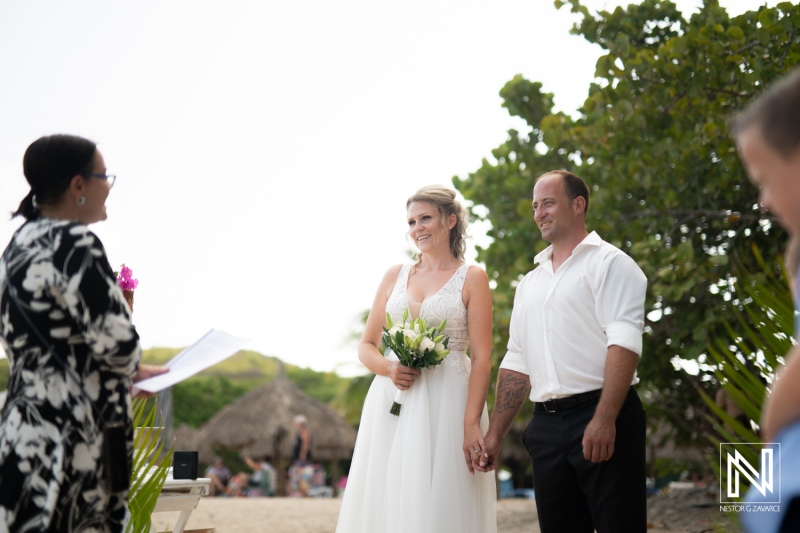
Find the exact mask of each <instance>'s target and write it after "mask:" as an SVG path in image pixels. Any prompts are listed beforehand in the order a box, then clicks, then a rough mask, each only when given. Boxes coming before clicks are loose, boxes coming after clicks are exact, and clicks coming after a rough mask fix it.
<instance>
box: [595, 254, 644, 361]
mask: <svg viewBox="0 0 800 533" xmlns="http://www.w3.org/2000/svg"><path fill="white" fill-rule="evenodd" d="M609 261H610V263H609V265H608V268H606V269H605V276H604V279H603V282H602V283H601V285H600V287H599V290H598V293H597V300H596V308H595V312H596V314H597V320H598V323H599V324H600V326H601V327H602V328H603V330H604V331H605V333H606V337H607V338H608V342H607V345H608V346H612V345H616V346H621V347H622V348H625V349H627V350H630V351H632V352H634V353H636V354H637V355H638V356H639V357H641V355H642V332H643V330H644V299H645V294H646V292H647V277H646V276H645V275H644V273H643V272H642V270H641V269H640V268H639V266H638V265H637V264H636V263H635V262H634V260H633V259H631V258H630V257H628V256H627V255H625V254H623V253H619V254H615V255H614V256H613V257H610V258H609Z"/></svg>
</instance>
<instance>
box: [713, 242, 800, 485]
mask: <svg viewBox="0 0 800 533" xmlns="http://www.w3.org/2000/svg"><path fill="white" fill-rule="evenodd" d="M753 251H754V254H753V258H754V259H755V260H756V262H758V264H760V265H761V266H762V270H761V271H756V272H753V273H750V274H748V275H747V276H745V277H744V278H743V279H741V280H739V281H737V283H736V288H737V291H738V292H739V293H740V294H745V295H746V298H747V299H748V301H749V302H750V305H747V306H745V307H744V308H743V309H742V310H741V311H740V310H738V309H736V310H735V311H734V313H733V322H728V320H725V321H724V323H723V324H724V326H725V330H726V334H725V335H723V336H719V337H717V338H714V339H712V341H711V343H710V345H709V348H708V353H709V356H710V359H711V362H712V364H713V366H714V374H715V377H716V378H717V382H718V383H720V384H721V386H722V388H723V389H724V390H725V392H726V393H727V394H728V396H729V397H730V398H731V399H732V400H733V401H734V403H735V404H736V405H737V406H739V408H741V409H742V411H744V414H745V415H746V416H747V417H748V418H749V419H751V420H753V421H755V422H756V424H758V423H759V420H760V418H761V411H762V407H763V403H764V399H765V393H766V384H767V378H768V377H770V376H771V375H772V374H773V373H774V371H775V369H776V367H777V366H778V365H779V364H781V363H782V362H783V355H784V354H786V353H788V352H789V350H790V349H791V348H792V338H791V337H790V336H789V335H788V334H787V333H788V332H791V331H792V330H793V327H794V325H793V322H794V307H793V305H792V300H791V297H790V295H789V291H788V290H787V287H788V285H789V284H788V276H787V275H786V273H785V272H783V273H782V274H783V275H782V276H778V275H774V274H772V273H770V272H769V271H768V270H767V264H766V263H765V262H764V260H763V258H762V257H761V254H760V253H759V252H758V249H756V248H754V250H753ZM700 394H701V396H702V397H703V400H704V401H705V403H706V405H707V406H708V408H709V410H710V414H709V416H708V418H709V421H710V422H711V424H712V427H713V429H714V431H713V432H712V434H711V435H709V439H708V440H709V443H710V444H711V445H712V446H714V447H715V448H716V446H717V444H718V443H720V442H737V443H755V442H759V440H760V438H759V435H758V434H757V433H756V432H755V431H754V428H753V427H752V426H751V425H743V424H741V423H740V422H739V421H737V420H735V419H733V418H731V416H730V415H728V413H726V412H725V411H724V410H723V409H721V408H720V407H719V406H717V405H716V404H715V402H714V399H713V398H712V397H710V396H709V395H707V394H705V393H704V392H703V391H701V392H700ZM737 449H738V450H739V452H740V453H742V454H743V455H744V457H745V459H746V460H747V461H749V462H750V464H753V465H754V464H757V463H758V454H759V450H758V448H757V447H756V446H755V445H745V444H740V445H739V446H737ZM711 459H712V460H711V466H712V468H713V469H714V470H719V462H718V458H717V457H716V454H713V455H712V456H711ZM718 475H719V479H720V480H721V481H722V482H723V485H724V484H727V472H725V471H718ZM740 483H741V484H742V486H741V487H740V488H741V490H740V491H739V493H740V494H744V493H745V489H746V486H745V485H746V482H745V480H744V479H741V480H740Z"/></svg>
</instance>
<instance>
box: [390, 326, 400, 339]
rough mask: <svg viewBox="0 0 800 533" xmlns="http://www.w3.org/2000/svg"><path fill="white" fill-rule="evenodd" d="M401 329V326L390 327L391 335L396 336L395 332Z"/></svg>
mask: <svg viewBox="0 0 800 533" xmlns="http://www.w3.org/2000/svg"><path fill="white" fill-rule="evenodd" d="M401 329H402V328H401V327H400V326H392V327H391V328H389V335H391V336H392V337H394V336H395V334H396V333H397V332H398V331H400V330H401Z"/></svg>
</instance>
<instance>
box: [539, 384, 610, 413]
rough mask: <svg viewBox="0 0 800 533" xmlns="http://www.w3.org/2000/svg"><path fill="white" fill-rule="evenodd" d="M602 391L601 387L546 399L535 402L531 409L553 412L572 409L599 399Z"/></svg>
mask: <svg viewBox="0 0 800 533" xmlns="http://www.w3.org/2000/svg"><path fill="white" fill-rule="evenodd" d="M602 392H603V390H602V389H597V390H590V391H588V392H582V393H580V394H574V395H572V396H567V397H566V398H558V399H556V400H547V401H546V402H536V403H535V404H534V407H533V409H534V411H540V412H541V411H544V412H547V413H555V412H556V411H564V410H567V409H574V408H575V407H578V406H580V405H583V404H585V403H589V402H592V401H597V400H599V399H600V394H602Z"/></svg>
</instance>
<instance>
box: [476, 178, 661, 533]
mask: <svg viewBox="0 0 800 533" xmlns="http://www.w3.org/2000/svg"><path fill="white" fill-rule="evenodd" d="M588 207H589V189H588V187H587V186H586V183H584V181H583V180H582V179H581V178H579V177H578V176H576V175H575V174H573V173H571V172H567V171H563V170H554V171H552V172H548V173H546V174H544V175H542V176H540V177H539V178H538V179H537V180H536V185H535V186H534V188H533V210H534V219H535V221H536V224H537V226H539V229H540V230H541V232H542V238H543V239H544V240H546V241H548V242H549V243H551V246H549V247H548V248H547V249H545V250H544V251H543V252H541V253H539V254H538V255H537V256H536V257H535V262H536V263H538V264H539V267H538V268H536V269H534V270H533V271H531V272H529V273H528V274H527V275H526V276H525V278H524V279H523V280H522V281H521V282H520V283H519V285H518V286H517V292H516V296H515V298H514V310H513V313H512V316H511V326H510V335H509V341H508V352H507V353H506V355H505V357H504V359H503V362H502V364H501V365H500V372H499V375H498V378H497V395H496V402H495V408H494V412H493V413H492V418H491V422H490V424H489V431H488V433H487V434H486V438H485V442H486V452H487V453H486V454H485V455H484V456H483V457H481V458H480V461H477V460H476V461H475V464H474V467H475V469H476V470H479V471H489V470H493V469H495V468H496V466H497V464H496V460H497V457H498V456H499V453H500V448H501V445H502V441H503V436H504V435H505V434H506V433H507V432H508V429H509V427H510V426H511V423H512V421H513V420H514V417H515V416H516V415H517V413H518V412H519V409H520V407H521V406H522V403H523V401H524V399H525V396H527V395H528V393H530V399H531V401H533V402H534V404H535V405H534V415H533V418H532V419H531V421H530V423H529V424H528V427H527V429H526V430H525V435H524V437H523V442H524V444H525V446H526V448H527V449H528V452H529V453H530V455H531V459H532V461H533V484H534V489H535V491H536V509H537V511H538V514H539V526H540V528H541V531H542V533H553V532H559V531H564V532H586V533H592V532H593V531H594V530H595V529H596V530H597V532H598V533H627V532H637V533H638V532H641V533H644V532H645V530H646V529H647V501H646V492H645V415H644V409H643V408H642V404H641V402H640V401H639V396H638V395H637V394H636V392H635V391H634V389H633V387H632V386H633V385H634V384H636V383H637V382H638V381H639V380H638V378H637V377H636V364H637V363H638V361H639V357H640V356H641V353H642V329H643V327H644V298H645V292H646V290H647V279H646V278H645V276H644V274H643V273H642V271H641V270H640V269H639V267H638V266H637V265H636V263H635V262H634V261H633V260H632V259H631V258H630V257H628V256H627V255H626V254H625V253H623V252H622V251H621V250H619V249H618V248H616V247H614V246H612V245H611V244H609V243H607V242H605V241H603V240H602V239H601V238H600V237H599V236H598V235H597V233H594V232H592V233H591V234H590V233H588V232H587V231H586V225H585V217H586V212H587V210H588Z"/></svg>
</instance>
